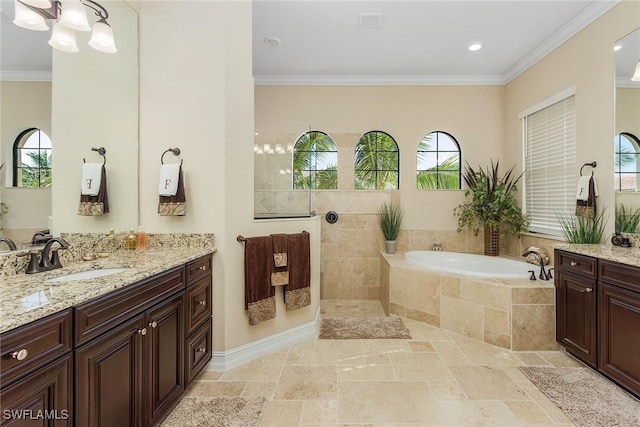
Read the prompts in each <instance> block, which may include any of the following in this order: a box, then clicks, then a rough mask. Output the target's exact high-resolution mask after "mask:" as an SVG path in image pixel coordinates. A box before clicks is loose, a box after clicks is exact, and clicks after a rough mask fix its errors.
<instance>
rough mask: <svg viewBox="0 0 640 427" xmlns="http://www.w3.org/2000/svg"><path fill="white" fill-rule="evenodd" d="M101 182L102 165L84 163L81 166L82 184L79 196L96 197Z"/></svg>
mask: <svg viewBox="0 0 640 427" xmlns="http://www.w3.org/2000/svg"><path fill="white" fill-rule="evenodd" d="M101 180H102V163H85V164H84V165H83V166H82V182H81V183H80V194H82V195H83V196H97V195H98V192H99V191H100V184H101V182H100V181H101Z"/></svg>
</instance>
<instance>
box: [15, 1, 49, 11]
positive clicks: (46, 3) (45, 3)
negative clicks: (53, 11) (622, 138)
mask: <svg viewBox="0 0 640 427" xmlns="http://www.w3.org/2000/svg"><path fill="white" fill-rule="evenodd" d="M22 3H24V4H28V5H29V6H33V7H37V8H38V9H49V8H50V7H51V2H50V1H49V0H22Z"/></svg>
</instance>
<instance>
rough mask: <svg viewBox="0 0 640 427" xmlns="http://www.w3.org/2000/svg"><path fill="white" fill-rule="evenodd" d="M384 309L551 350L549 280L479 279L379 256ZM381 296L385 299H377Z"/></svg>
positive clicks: (496, 341)
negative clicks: (426, 268)
mask: <svg viewBox="0 0 640 427" xmlns="http://www.w3.org/2000/svg"><path fill="white" fill-rule="evenodd" d="M382 263H383V267H381V272H382V273H383V274H386V275H387V276H386V277H383V278H381V279H380V280H381V282H383V283H385V286H386V287H388V289H389V296H388V304H389V305H388V307H385V306H383V308H384V309H385V311H386V312H388V313H390V314H394V315H397V316H401V317H405V318H408V319H412V320H416V321H419V322H423V323H427V324H430V325H433V326H438V327H441V328H443V329H446V330H449V331H454V332H457V333H459V334H462V335H465V336H467V337H470V338H474V339H477V340H481V341H484V342H487V343H490V344H493V345H496V346H500V347H503V348H507V349H511V350H519V351H532V350H538V351H541V350H557V349H558V344H557V343H556V341H555V308H554V307H555V288H554V286H553V282H542V281H535V282H532V281H529V280H526V279H485V278H477V277H470V276H461V275H454V274H450V273H439V272H436V271H429V270H424V269H420V268H417V267H415V266H413V265H410V264H408V263H407V262H406V261H405V260H404V255H403V254H396V255H386V254H385V255H382ZM381 300H382V301H386V298H382V299H381Z"/></svg>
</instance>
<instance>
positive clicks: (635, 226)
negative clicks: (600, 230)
mask: <svg viewBox="0 0 640 427" xmlns="http://www.w3.org/2000/svg"><path fill="white" fill-rule="evenodd" d="M616 231H617V232H618V233H640V208H637V209H635V210H633V209H627V207H626V206H625V205H623V204H620V205H618V206H617V207H616Z"/></svg>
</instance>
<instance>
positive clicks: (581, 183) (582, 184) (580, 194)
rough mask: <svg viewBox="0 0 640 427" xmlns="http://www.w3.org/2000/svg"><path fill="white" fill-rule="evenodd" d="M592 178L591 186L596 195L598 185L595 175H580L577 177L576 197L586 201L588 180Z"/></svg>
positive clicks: (587, 197)
mask: <svg viewBox="0 0 640 427" xmlns="http://www.w3.org/2000/svg"><path fill="white" fill-rule="evenodd" d="M591 178H593V188H594V190H595V195H596V196H598V185H597V183H596V177H595V176H592V175H586V176H581V177H580V178H578V190H577V191H576V199H577V200H583V201H585V202H586V201H587V200H589V181H590V180H591Z"/></svg>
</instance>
